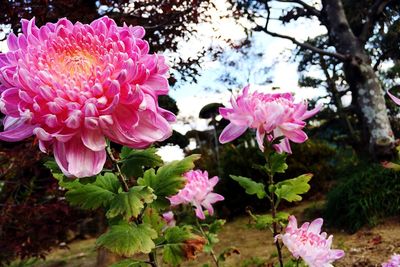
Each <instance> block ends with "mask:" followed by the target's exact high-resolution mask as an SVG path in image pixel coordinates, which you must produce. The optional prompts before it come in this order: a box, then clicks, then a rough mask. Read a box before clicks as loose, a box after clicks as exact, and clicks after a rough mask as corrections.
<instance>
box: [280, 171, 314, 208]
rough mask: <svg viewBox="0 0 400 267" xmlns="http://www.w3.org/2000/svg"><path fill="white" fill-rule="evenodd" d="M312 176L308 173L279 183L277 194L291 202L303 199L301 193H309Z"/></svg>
mask: <svg viewBox="0 0 400 267" xmlns="http://www.w3.org/2000/svg"><path fill="white" fill-rule="evenodd" d="M312 176H313V175H312V174H310V173H308V174H303V175H300V176H299V177H296V178H293V179H288V180H285V181H282V182H279V183H277V184H276V187H275V194H276V196H277V197H278V198H280V199H285V200H286V201H289V202H293V201H300V200H302V197H301V196H300V194H304V193H307V192H308V190H310V185H309V184H308V182H309V181H310V180H311V177H312Z"/></svg>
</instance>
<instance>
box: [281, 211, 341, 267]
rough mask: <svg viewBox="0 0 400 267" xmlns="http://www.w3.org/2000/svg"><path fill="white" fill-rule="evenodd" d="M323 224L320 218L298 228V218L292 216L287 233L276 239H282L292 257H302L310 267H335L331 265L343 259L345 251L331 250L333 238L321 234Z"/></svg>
mask: <svg viewBox="0 0 400 267" xmlns="http://www.w3.org/2000/svg"><path fill="white" fill-rule="evenodd" d="M322 224H323V220H322V219H321V218H318V219H315V220H314V221H312V222H311V223H308V222H306V223H304V224H303V225H302V226H301V227H300V228H297V220H296V217H294V216H293V215H291V216H289V224H288V226H287V227H286V229H285V233H284V234H280V235H278V236H277V237H276V238H281V239H282V241H283V244H285V246H286V247H287V248H288V249H289V251H290V252H291V253H292V255H293V256H294V257H295V258H296V259H298V258H299V257H301V258H302V259H303V260H304V261H305V262H306V263H307V264H308V265H309V266H310V267H333V265H332V264H331V263H332V262H333V261H335V260H337V259H340V258H342V257H343V256H344V251H343V250H340V249H331V245H332V240H333V236H332V235H330V236H329V237H328V238H327V234H326V233H325V232H323V233H321V227H322Z"/></svg>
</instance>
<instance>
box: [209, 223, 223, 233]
mask: <svg viewBox="0 0 400 267" xmlns="http://www.w3.org/2000/svg"><path fill="white" fill-rule="evenodd" d="M225 223H226V220H215V221H213V222H212V223H211V224H210V226H209V228H208V232H210V233H213V234H216V233H218V232H219V231H220V230H221V229H222V226H224V224H225Z"/></svg>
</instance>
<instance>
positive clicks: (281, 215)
mask: <svg viewBox="0 0 400 267" xmlns="http://www.w3.org/2000/svg"><path fill="white" fill-rule="evenodd" d="M289 216H290V213H287V212H284V211H279V212H277V213H276V215H275V220H276V221H278V222H285V223H286V222H287V221H288V218H289Z"/></svg>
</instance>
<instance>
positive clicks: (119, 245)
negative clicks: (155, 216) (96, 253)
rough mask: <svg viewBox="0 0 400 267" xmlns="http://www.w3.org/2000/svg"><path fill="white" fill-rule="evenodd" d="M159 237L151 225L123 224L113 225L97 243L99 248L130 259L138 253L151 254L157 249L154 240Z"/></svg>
mask: <svg viewBox="0 0 400 267" xmlns="http://www.w3.org/2000/svg"><path fill="white" fill-rule="evenodd" d="M156 237H157V232H156V231H155V230H154V229H152V228H151V226H150V225H148V224H145V223H142V224H139V225H136V224H134V223H127V222H121V223H120V224H117V225H112V226H111V227H110V229H109V230H108V231H107V232H106V233H104V234H102V235H101V236H100V237H99V238H98V239H97V241H96V245H97V246H102V247H105V248H107V249H108V250H110V251H111V252H113V253H116V254H118V255H121V256H126V257H130V256H133V255H134V254H136V253H139V252H142V253H150V252H151V250H152V249H153V248H154V247H155V244H154V242H153V240H152V239H154V238H156Z"/></svg>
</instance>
